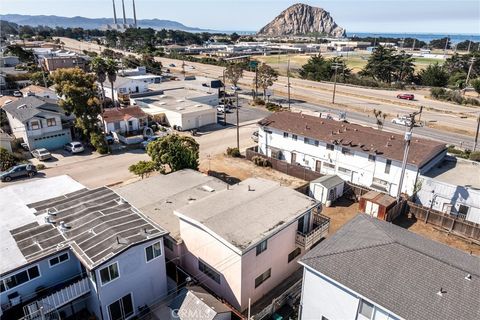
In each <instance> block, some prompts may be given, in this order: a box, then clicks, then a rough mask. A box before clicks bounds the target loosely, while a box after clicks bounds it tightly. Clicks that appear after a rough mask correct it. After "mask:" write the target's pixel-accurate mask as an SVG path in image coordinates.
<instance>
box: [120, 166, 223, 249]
mask: <svg viewBox="0 0 480 320" xmlns="http://www.w3.org/2000/svg"><path fill="white" fill-rule="evenodd" d="M226 188H227V184H226V183H225V182H223V181H221V180H219V179H217V178H215V177H211V176H207V175H205V174H203V173H201V172H198V171H195V170H190V169H185V170H181V171H176V172H173V173H170V174H167V175H158V176H154V177H150V178H147V179H143V180H140V181H138V182H134V183H131V184H128V185H126V186H123V187H121V188H118V189H116V190H115V191H116V192H117V193H118V194H119V195H121V196H122V197H123V198H124V199H125V200H127V201H128V202H129V203H131V204H132V205H133V206H134V207H136V208H137V209H138V210H140V211H141V212H142V213H143V214H144V215H146V216H147V217H148V218H150V219H151V220H152V221H153V222H154V223H156V224H157V225H159V226H161V227H162V228H164V229H165V230H167V231H168V232H169V235H170V236H171V237H172V238H173V239H175V240H176V241H178V242H179V241H181V237H180V223H179V220H178V217H177V216H175V215H174V213H173V212H174V210H176V209H178V208H181V207H184V206H186V205H188V204H190V203H193V202H195V201H198V200H200V199H203V198H206V197H211V196H213V195H215V194H217V193H218V192H219V191H220V190H224V189H226Z"/></svg>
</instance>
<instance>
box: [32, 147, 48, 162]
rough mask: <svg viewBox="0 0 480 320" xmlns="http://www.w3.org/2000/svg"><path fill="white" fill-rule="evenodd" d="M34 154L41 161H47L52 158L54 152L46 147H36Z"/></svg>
mask: <svg viewBox="0 0 480 320" xmlns="http://www.w3.org/2000/svg"><path fill="white" fill-rule="evenodd" d="M31 153H32V156H34V157H35V158H37V159H38V160H40V161H45V160H48V159H51V158H52V154H51V153H50V151H48V150H47V149H45V148H40V149H35V150H33V151H32V152H31Z"/></svg>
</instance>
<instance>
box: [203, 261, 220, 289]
mask: <svg viewBox="0 0 480 320" xmlns="http://www.w3.org/2000/svg"><path fill="white" fill-rule="evenodd" d="M198 270H200V271H202V272H203V273H205V274H206V275H207V276H208V277H209V278H210V279H212V280H213V281H215V282H216V283H218V284H220V273H218V272H217V271H216V270H215V269H213V268H212V267H210V266H208V265H207V264H206V263H204V262H203V261H201V260H198Z"/></svg>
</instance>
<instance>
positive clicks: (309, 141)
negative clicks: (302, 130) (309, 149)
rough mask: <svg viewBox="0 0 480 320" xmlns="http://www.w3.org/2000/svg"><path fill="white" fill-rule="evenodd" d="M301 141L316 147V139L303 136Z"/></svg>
mask: <svg viewBox="0 0 480 320" xmlns="http://www.w3.org/2000/svg"><path fill="white" fill-rule="evenodd" d="M303 142H304V143H306V144H311V145H312V146H316V147H318V144H319V142H318V140H313V139H309V138H303Z"/></svg>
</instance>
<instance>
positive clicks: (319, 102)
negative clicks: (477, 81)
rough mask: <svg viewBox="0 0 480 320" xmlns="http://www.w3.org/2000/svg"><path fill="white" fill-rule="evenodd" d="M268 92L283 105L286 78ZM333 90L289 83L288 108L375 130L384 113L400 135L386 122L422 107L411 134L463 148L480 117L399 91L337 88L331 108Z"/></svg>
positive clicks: (216, 72)
mask: <svg viewBox="0 0 480 320" xmlns="http://www.w3.org/2000/svg"><path fill="white" fill-rule="evenodd" d="M60 40H61V41H62V42H63V43H65V46H64V47H65V48H66V49H70V50H76V51H80V52H81V51H82V50H90V51H95V52H100V51H101V50H103V49H104V47H103V46H99V45H97V44H92V43H87V42H80V41H77V40H73V39H69V38H60ZM115 51H119V52H122V53H123V54H132V53H130V52H125V51H121V50H115ZM155 59H156V60H158V61H160V62H161V63H162V64H163V66H164V67H167V68H169V69H171V70H172V71H173V72H175V73H177V72H180V71H181V66H182V61H181V60H175V59H168V58H158V57H157V58H155ZM172 64H174V65H175V67H171V66H170V65H172ZM185 64H186V66H185V71H186V74H187V75H198V76H205V77H208V78H214V79H221V78H222V74H223V70H224V68H223V67H219V66H213V65H207V64H201V63H195V62H189V61H186V62H185ZM254 76H255V74H254V72H244V76H243V78H242V79H241V80H240V81H239V86H240V87H242V88H243V89H244V92H249V91H250V90H251V88H252V83H253V79H254ZM270 90H271V93H272V96H271V98H273V99H283V101H285V99H286V96H287V90H288V88H287V78H286V77H279V78H278V80H277V81H276V82H275V84H274V85H273V86H272V88H271V89H270ZM332 90H333V84H331V83H325V82H315V81H309V80H303V79H297V78H291V79H290V91H291V99H292V101H293V103H292V107H293V108H295V109H299V110H301V109H304V110H309V111H314V112H325V110H332V111H333V112H334V113H338V112H340V111H345V112H347V114H348V120H349V121H351V122H357V123H359V124H364V125H370V126H372V125H373V126H375V121H374V120H375V119H374V116H373V109H377V110H382V112H384V113H386V114H387V120H386V121H385V124H384V129H383V130H389V131H393V132H397V133H398V132H403V131H404V130H405V128H404V127H402V126H398V125H394V124H392V123H391V122H390V120H391V119H392V118H394V117H396V116H397V115H405V114H408V113H411V112H413V111H418V109H419V108H420V106H424V109H423V113H422V115H421V120H422V121H424V122H425V123H426V124H427V126H425V127H417V128H415V129H414V134H415V135H418V136H420V137H424V138H429V139H434V140H438V141H442V142H445V143H446V144H453V145H456V146H458V147H463V148H467V149H471V148H472V147H473V140H474V132H475V129H476V117H477V116H478V115H479V114H480V109H479V108H472V107H467V106H460V105H455V104H451V103H445V102H441V101H434V100H430V99H428V98H427V97H425V96H426V95H427V94H428V92H427V91H422V90H419V91H416V92H413V93H414V94H415V98H416V99H415V100H414V101H405V100H399V99H397V98H396V95H397V94H398V93H401V92H403V91H398V90H397V91H395V90H385V89H371V88H363V87H354V86H349V85H341V84H337V91H336V98H335V104H332V93H333V92H332ZM260 91H261V90H259V92H260Z"/></svg>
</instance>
